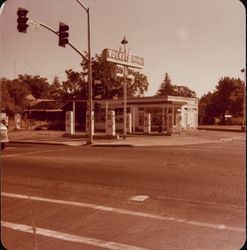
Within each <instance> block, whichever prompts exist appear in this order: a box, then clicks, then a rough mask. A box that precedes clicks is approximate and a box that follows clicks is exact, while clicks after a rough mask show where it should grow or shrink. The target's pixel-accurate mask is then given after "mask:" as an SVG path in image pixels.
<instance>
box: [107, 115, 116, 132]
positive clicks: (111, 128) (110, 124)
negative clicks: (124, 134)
mask: <svg viewBox="0 0 247 250" xmlns="http://www.w3.org/2000/svg"><path fill="white" fill-rule="evenodd" d="M106 135H111V136H115V135H116V121H115V111H113V110H111V111H108V114H107V119H106Z"/></svg>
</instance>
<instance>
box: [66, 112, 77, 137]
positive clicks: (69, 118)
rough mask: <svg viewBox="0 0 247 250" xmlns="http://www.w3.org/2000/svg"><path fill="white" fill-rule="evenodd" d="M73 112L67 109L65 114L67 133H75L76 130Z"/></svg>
mask: <svg viewBox="0 0 247 250" xmlns="http://www.w3.org/2000/svg"><path fill="white" fill-rule="evenodd" d="M73 117H74V116H73V112H72V111H67V112H66V114H65V133H66V134H70V135H73V134H74V133H75V131H74V119H73Z"/></svg>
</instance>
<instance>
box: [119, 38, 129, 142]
mask: <svg viewBox="0 0 247 250" xmlns="http://www.w3.org/2000/svg"><path fill="white" fill-rule="evenodd" d="M127 43H128V41H127V40H126V38H125V37H124V38H123V40H122V41H121V44H123V45H124V54H125V53H126V44H127ZM127 71H128V67H127V66H126V65H124V71H123V99H124V110H123V111H124V112H123V115H124V122H123V138H124V140H126V115H127V114H126V113H127V112H126V111H127V93H126V92H127V91H126V77H127V76H126V74H127Z"/></svg>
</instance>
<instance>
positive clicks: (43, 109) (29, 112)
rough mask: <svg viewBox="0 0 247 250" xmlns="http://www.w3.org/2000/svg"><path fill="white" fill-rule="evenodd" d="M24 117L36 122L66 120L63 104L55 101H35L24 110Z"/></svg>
mask: <svg viewBox="0 0 247 250" xmlns="http://www.w3.org/2000/svg"><path fill="white" fill-rule="evenodd" d="M24 116H26V117H27V118H29V119H35V120H46V121H49V120H53V121H54V120H64V113H63V110H62V109H61V104H59V103H58V102H57V101H55V100H53V99H35V100H32V101H31V102H30V105H29V107H28V108H27V109H25V110H24Z"/></svg>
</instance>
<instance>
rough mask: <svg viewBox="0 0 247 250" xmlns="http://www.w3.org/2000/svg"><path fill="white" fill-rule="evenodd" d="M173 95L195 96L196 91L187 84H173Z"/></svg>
mask: <svg viewBox="0 0 247 250" xmlns="http://www.w3.org/2000/svg"><path fill="white" fill-rule="evenodd" d="M173 95H174V96H182V97H189V98H195V97H196V92H195V91H193V90H191V89H189V88H188V87H186V86H178V85H174V86H173Z"/></svg>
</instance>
